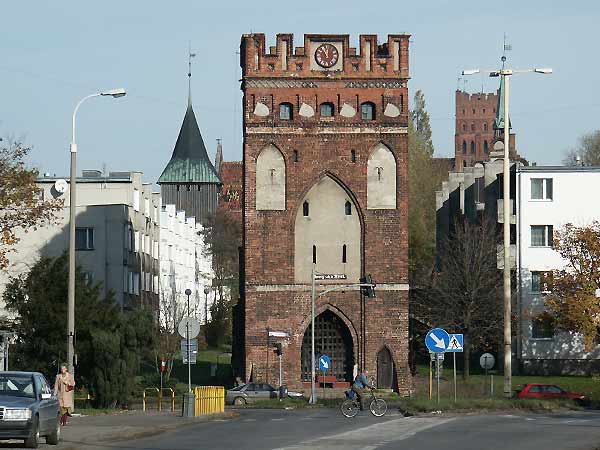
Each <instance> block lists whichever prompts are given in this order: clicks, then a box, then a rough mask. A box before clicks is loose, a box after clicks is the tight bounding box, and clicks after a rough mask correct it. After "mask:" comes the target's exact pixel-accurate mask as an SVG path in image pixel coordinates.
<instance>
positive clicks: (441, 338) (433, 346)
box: [425, 328, 450, 353]
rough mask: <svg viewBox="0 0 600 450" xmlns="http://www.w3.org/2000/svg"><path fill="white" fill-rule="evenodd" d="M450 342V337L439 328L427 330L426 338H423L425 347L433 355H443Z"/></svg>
mask: <svg viewBox="0 0 600 450" xmlns="http://www.w3.org/2000/svg"><path fill="white" fill-rule="evenodd" d="M449 342H450V335H448V333H447V332H446V330H443V329H441V328H434V329H433V330H429V332H428V333H427V336H425V345H426V346H427V348H428V349H429V351H430V352H433V353H444V352H445V351H446V349H447V348H448V344H449Z"/></svg>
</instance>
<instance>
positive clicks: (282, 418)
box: [271, 417, 285, 422]
mask: <svg viewBox="0 0 600 450" xmlns="http://www.w3.org/2000/svg"><path fill="white" fill-rule="evenodd" d="M278 420H285V418H284V417H280V418H278V419H271V421H273V422H275V421H278Z"/></svg>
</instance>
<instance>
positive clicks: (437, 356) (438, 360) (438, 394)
mask: <svg viewBox="0 0 600 450" xmlns="http://www.w3.org/2000/svg"><path fill="white" fill-rule="evenodd" d="M435 363H436V369H437V370H436V374H435V376H436V378H437V404H438V405H439V404H440V354H439V353H436V354H435Z"/></svg>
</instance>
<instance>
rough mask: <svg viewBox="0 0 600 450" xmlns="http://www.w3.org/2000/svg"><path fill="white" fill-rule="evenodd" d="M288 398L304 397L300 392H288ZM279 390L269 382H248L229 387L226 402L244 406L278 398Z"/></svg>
mask: <svg viewBox="0 0 600 450" xmlns="http://www.w3.org/2000/svg"><path fill="white" fill-rule="evenodd" d="M287 396H288V398H294V399H302V398H303V396H302V394H301V393H300V392H290V391H288V392H287ZM277 397H278V390H277V389H275V388H274V387H273V386H272V385H270V384H268V383H248V384H243V385H241V386H238V387H235V388H233V389H229V390H228V391H227V392H226V394H225V403H227V404H228V405H236V406H242V405H245V404H247V403H252V402H255V401H257V400H268V399H270V398H277Z"/></svg>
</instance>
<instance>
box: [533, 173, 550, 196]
mask: <svg viewBox="0 0 600 450" xmlns="http://www.w3.org/2000/svg"><path fill="white" fill-rule="evenodd" d="M552 194H553V193H552V178H532V179H531V199H532V200H552Z"/></svg>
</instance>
